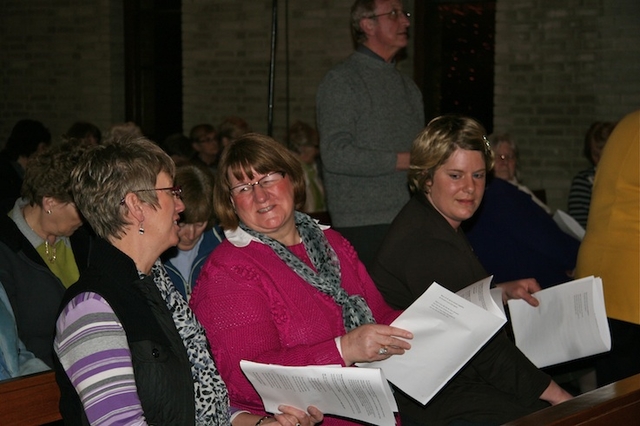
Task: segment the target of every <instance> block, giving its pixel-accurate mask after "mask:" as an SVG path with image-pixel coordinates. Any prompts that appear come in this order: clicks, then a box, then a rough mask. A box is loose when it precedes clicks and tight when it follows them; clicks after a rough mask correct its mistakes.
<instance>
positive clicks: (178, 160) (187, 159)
mask: <svg viewBox="0 0 640 426" xmlns="http://www.w3.org/2000/svg"><path fill="white" fill-rule="evenodd" d="M160 146H161V147H162V149H163V150H164V152H166V153H167V154H169V157H171V159H172V160H173V162H174V163H175V164H176V166H183V165H186V164H189V163H191V157H193V154H194V151H193V148H192V147H191V140H189V138H188V137H186V136H185V135H183V134H182V133H173V134H171V135H169V136H167V137H166V138H165V140H164V141H162V144H161V145H160Z"/></svg>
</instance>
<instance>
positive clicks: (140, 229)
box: [138, 222, 144, 235]
mask: <svg viewBox="0 0 640 426" xmlns="http://www.w3.org/2000/svg"><path fill="white" fill-rule="evenodd" d="M138 234H140V235H144V226H142V222H140V225H138Z"/></svg>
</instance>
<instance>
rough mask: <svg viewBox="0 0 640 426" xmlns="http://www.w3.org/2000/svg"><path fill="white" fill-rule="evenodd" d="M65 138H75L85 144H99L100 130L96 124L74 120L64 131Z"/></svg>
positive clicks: (100, 138)
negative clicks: (65, 131)
mask: <svg viewBox="0 0 640 426" xmlns="http://www.w3.org/2000/svg"><path fill="white" fill-rule="evenodd" d="M65 136H66V137H67V139H75V140H77V141H79V142H80V143H82V144H84V145H86V146H93V145H100V141H101V140H102V132H100V129H99V128H98V126H96V125H95V124H93V123H89V122H86V121H76V122H75V123H73V124H72V125H71V127H69V130H67V133H65Z"/></svg>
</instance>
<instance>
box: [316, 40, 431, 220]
mask: <svg viewBox="0 0 640 426" xmlns="http://www.w3.org/2000/svg"><path fill="white" fill-rule="evenodd" d="M316 104H317V125H318V131H319V133H320V152H321V157H322V162H323V167H324V170H323V172H324V180H325V187H326V192H327V204H328V209H329V212H330V214H331V220H332V223H333V225H334V226H336V227H355V226H367V225H377V224H387V223H391V221H392V220H393V218H394V217H395V216H396V214H397V213H398V212H399V211H400V209H401V208H402V206H404V204H405V203H406V202H407V201H408V200H409V192H408V189H407V173H406V171H400V172H399V171H396V170H395V165H396V153H398V152H403V151H409V149H410V148H411V142H412V141H413V139H414V138H415V136H416V135H417V134H418V133H419V132H420V131H421V130H422V129H423V127H424V109H423V104H422V94H421V93H420V90H419V89H418V87H417V86H416V84H415V83H414V82H413V81H412V80H411V79H410V78H409V77H407V76H405V75H403V74H401V73H400V72H399V71H398V70H397V69H396V67H395V64H394V63H386V62H384V61H383V60H382V59H379V58H375V57H373V56H371V55H368V54H365V53H361V52H359V51H356V52H354V53H353V54H352V55H351V56H349V58H347V59H346V60H345V61H344V62H342V63H340V64H338V65H336V66H335V67H334V68H333V69H332V70H331V71H329V73H327V75H326V76H325V77H324V79H323V80H322V82H321V83H320V86H319V88H318V93H317V97H316Z"/></svg>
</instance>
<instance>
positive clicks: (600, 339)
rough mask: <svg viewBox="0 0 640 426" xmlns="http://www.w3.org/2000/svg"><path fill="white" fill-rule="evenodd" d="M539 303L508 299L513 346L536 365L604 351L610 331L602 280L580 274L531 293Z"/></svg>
mask: <svg viewBox="0 0 640 426" xmlns="http://www.w3.org/2000/svg"><path fill="white" fill-rule="evenodd" d="M534 296H535V297H536V298H537V299H538V300H539V301H540V306H538V307H536V308H534V307H533V306H531V305H529V304H528V303H526V302H524V301H522V300H510V301H509V312H510V314H511V323H512V325H513V334H514V336H515V339H516V346H517V347H518V348H520V350H521V351H522V352H523V353H524V354H525V355H526V356H527V357H528V358H529V359H530V360H531V362H533V363H534V364H535V365H536V366H537V367H539V368H541V367H547V366H550V365H555V364H560V363H563V362H567V361H573V360H575V359H579V358H584V357H587V356H591V355H596V354H599V353H602V352H607V351H609V350H610V349H611V335H610V333H609V323H608V322H607V312H606V310H605V306H604V293H603V290H602V280H601V279H600V278H597V277H593V276H591V277H587V278H581V279H579V280H574V281H569V282H567V283H564V284H559V285H556V286H553V287H549V288H546V289H544V290H541V291H539V292H537V293H535V294H534Z"/></svg>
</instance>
